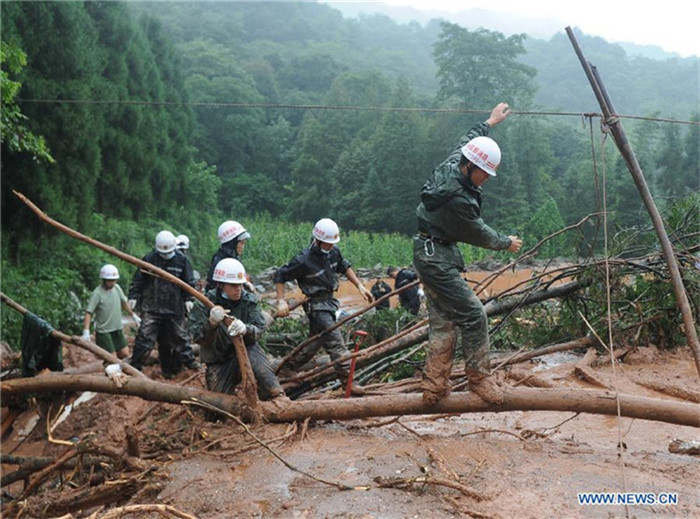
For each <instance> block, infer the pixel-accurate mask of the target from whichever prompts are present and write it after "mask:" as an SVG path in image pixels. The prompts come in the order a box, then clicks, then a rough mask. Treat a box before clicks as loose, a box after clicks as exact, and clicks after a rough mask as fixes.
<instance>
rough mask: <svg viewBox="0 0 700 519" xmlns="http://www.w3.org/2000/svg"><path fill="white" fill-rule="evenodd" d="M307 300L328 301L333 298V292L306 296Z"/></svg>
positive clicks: (311, 301)
mask: <svg viewBox="0 0 700 519" xmlns="http://www.w3.org/2000/svg"><path fill="white" fill-rule="evenodd" d="M306 297H307V299H306V300H307V301H308V302H309V303H320V302H322V301H328V300H330V299H333V293H332V292H331V293H327V294H314V295H312V296H306Z"/></svg>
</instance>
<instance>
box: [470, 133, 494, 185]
mask: <svg viewBox="0 0 700 519" xmlns="http://www.w3.org/2000/svg"><path fill="white" fill-rule="evenodd" d="M462 155H464V156H465V157H466V158H467V160H468V161H469V162H471V163H472V164H474V165H475V166H476V167H477V168H479V169H480V170H482V171H484V172H486V173H488V174H489V175H491V176H492V177H495V176H496V169H498V165H499V164H500V163H501V148H499V147H498V144H496V141H494V140H493V139H491V138H490V137H476V138H474V139H472V140H470V141H469V142H468V143H467V144H465V145H464V146H462Z"/></svg>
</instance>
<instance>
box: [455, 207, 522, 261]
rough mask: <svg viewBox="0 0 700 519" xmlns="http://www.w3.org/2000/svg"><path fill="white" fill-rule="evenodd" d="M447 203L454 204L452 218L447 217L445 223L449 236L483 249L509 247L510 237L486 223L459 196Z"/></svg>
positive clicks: (473, 208) (474, 209)
mask: <svg viewBox="0 0 700 519" xmlns="http://www.w3.org/2000/svg"><path fill="white" fill-rule="evenodd" d="M449 203H451V204H453V205H454V207H453V208H452V210H453V213H452V214H453V215H454V218H451V219H449V221H448V222H446V225H445V227H446V230H447V231H448V235H449V236H450V237H452V238H454V239H455V240H457V241H460V242H464V243H468V244H469V245H476V246H477V247H483V248H484V249H491V250H503V249H507V248H508V247H510V238H508V236H504V235H503V234H501V233H499V232H497V231H495V230H494V229H492V228H491V227H489V226H488V225H486V223H485V222H484V220H483V219H482V218H481V217H480V216H479V213H478V211H477V210H476V208H475V207H474V206H473V205H472V204H469V203H467V202H465V201H464V200H463V199H461V198H460V199H453V200H451V201H450V202H449Z"/></svg>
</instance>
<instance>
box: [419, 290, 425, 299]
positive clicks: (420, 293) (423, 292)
mask: <svg viewBox="0 0 700 519" xmlns="http://www.w3.org/2000/svg"><path fill="white" fill-rule="evenodd" d="M418 297H420V298H421V299H423V298H424V297H425V291H423V289H422V288H419V289H418Z"/></svg>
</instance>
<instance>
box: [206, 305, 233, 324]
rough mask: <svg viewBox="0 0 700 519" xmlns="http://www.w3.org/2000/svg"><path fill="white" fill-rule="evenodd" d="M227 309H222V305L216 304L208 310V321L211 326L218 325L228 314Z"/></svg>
mask: <svg viewBox="0 0 700 519" xmlns="http://www.w3.org/2000/svg"><path fill="white" fill-rule="evenodd" d="M228 313H229V310H224V307H223V306H219V305H216V306H214V307H212V309H211V310H209V323H210V324H211V325H212V326H213V327H215V328H216V327H217V326H219V325H220V324H221V323H222V321H223V320H224V319H225V318H226V316H227V315H228Z"/></svg>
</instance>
